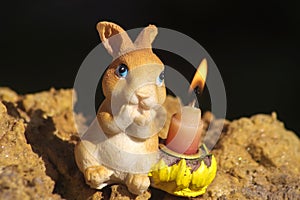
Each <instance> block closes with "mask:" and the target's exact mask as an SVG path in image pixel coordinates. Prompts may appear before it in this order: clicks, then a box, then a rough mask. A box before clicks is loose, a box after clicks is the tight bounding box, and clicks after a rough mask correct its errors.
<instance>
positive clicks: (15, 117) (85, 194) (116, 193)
mask: <svg viewBox="0 0 300 200" xmlns="http://www.w3.org/2000/svg"><path fill="white" fill-rule="evenodd" d="M72 95H73V91H72V90H70V89H67V90H55V89H51V90H50V91H44V92H40V93H36V94H28V95H23V96H19V95H17V93H15V92H14V91H12V90H10V89H8V88H0V101H1V102H2V103H0V199H62V198H65V199H125V200H126V199H136V200H138V199H139V200H144V199H149V198H150V196H152V198H151V199H164V200H169V199H175V200H176V199H187V198H179V197H174V196H171V195H169V194H166V193H164V192H162V191H160V190H157V189H153V188H150V190H149V192H146V193H144V194H143V195H140V196H134V195H132V194H130V193H129V192H128V190H127V189H126V187H125V186H122V185H113V186H108V187H106V188H105V189H103V190H94V189H91V188H89V187H88V185H86V184H85V182H84V178H83V175H82V173H81V172H80V171H79V170H78V168H77V166H76V164H75V160H74V152H73V150H74V145H75V144H76V143H77V142H78V140H79V137H78V135H77V129H76V127H75V124H74V115H73V110H72ZM167 99H168V103H166V104H165V106H166V109H167V110H169V111H171V112H176V110H178V104H179V101H178V99H176V98H172V97H168V98H167ZM75 117H76V118H77V117H78V118H81V121H82V122H83V123H84V118H82V117H80V116H76V115H75ZM170 117H171V114H169V115H168V120H169V119H170ZM169 121H170V120H169ZM169 121H167V123H169ZM202 121H203V122H204V127H208V125H209V124H211V126H210V127H212V128H213V129H214V128H217V127H219V126H220V125H221V124H222V123H223V122H224V120H222V119H215V117H214V116H213V115H212V114H211V113H206V114H204V115H203V119H202ZM213 129H212V130H210V131H214V130H213ZM166 132H167V129H166V127H165V128H164V129H163V130H162V133H163V134H165V133H166ZM164 136H165V135H164ZM213 153H214V155H215V157H216V159H217V162H218V172H217V176H216V179H215V180H214V182H213V183H212V184H211V185H210V186H209V187H208V190H207V192H206V193H205V194H204V195H203V196H200V197H197V198H194V199H198V200H200V199H300V179H299V177H300V166H299V163H300V141H299V138H298V137H297V136H296V135H295V134H294V133H293V132H291V131H288V130H286V129H285V128H284V126H283V123H282V122H280V121H278V120H277V118H276V115H275V114H272V115H255V116H253V117H251V118H241V119H238V120H235V121H233V122H229V121H227V120H225V127H224V128H223V134H222V136H221V137H220V140H219V141H218V143H217V145H216V146H215V149H214V150H213Z"/></svg>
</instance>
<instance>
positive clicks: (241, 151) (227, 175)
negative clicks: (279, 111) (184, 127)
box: [198, 113, 300, 199]
mask: <svg viewBox="0 0 300 200" xmlns="http://www.w3.org/2000/svg"><path fill="white" fill-rule="evenodd" d="M213 154H214V155H215V156H216V159H217V161H218V164H219V165H218V172H217V176H216V179H215V180H214V182H213V183H212V185H211V186H210V187H209V188H208V191H207V193H206V194H205V195H203V197H201V198H198V199H300V165H299V163H300V141H299V138H298V137H297V136H296V135H295V134H294V133H293V132H291V131H288V130H286V129H285V128H284V126H283V123H282V122H280V121H278V120H277V117H276V114H275V113H272V115H271V116H270V115H263V114H259V115H255V116H253V117H251V118H241V119H239V120H235V121H233V122H232V123H230V124H229V126H228V130H227V131H226V132H225V133H224V134H223V135H222V136H221V138H220V140H219V141H218V143H217V145H216V146H215V149H214V150H213Z"/></svg>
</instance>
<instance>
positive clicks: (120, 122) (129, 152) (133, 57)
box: [75, 22, 166, 194]
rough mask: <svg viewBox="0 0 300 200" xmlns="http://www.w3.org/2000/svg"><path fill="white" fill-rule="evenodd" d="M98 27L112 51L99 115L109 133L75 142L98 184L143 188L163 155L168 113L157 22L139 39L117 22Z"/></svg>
mask: <svg viewBox="0 0 300 200" xmlns="http://www.w3.org/2000/svg"><path fill="white" fill-rule="evenodd" d="M97 29H98V32H99V35H100V38H101V40H102V42H103V45H104V47H105V48H106V49H107V51H108V53H110V54H111V55H112V57H113V62H112V63H111V64H110V66H109V67H108V68H107V70H106V72H105V74H104V76H103V80H102V89H103V93H104V96H105V100H104V101H103V102H102V104H101V106H100V108H99V110H98V113H97V119H96V120H95V126H97V125H98V124H99V125H100V127H101V128H100V129H101V131H102V132H101V133H103V134H102V138H104V139H102V140H99V141H98V140H97V137H96V136H95V138H96V139H91V138H90V139H86V138H84V137H83V138H82V140H81V141H80V142H79V143H78V144H77V145H76V146H75V158H76V162H77V165H78V167H79V169H80V170H81V171H82V172H83V174H84V177H85V180H86V182H87V183H88V184H89V185H90V186H91V187H93V188H98V189H101V188H103V187H105V186H106V185H108V184H111V183H123V184H126V186H127V187H128V189H129V191H130V192H132V193H134V194H141V193H143V192H144V191H146V190H147V189H148V187H149V185H150V180H149V177H148V172H149V170H150V168H151V165H153V164H155V162H156V161H157V159H158V132H159V131H160V129H161V128H162V127H163V126H164V120H165V117H166V115H165V112H164V110H163V108H162V107H161V105H162V104H163V103H164V101H165V99H166V89H165V85H164V81H163V71H164V65H163V63H162V62H161V61H160V59H159V58H158V57H157V56H156V55H155V54H154V53H153V52H152V49H151V43H152V41H153V40H154V38H155V36H156V34H157V28H156V27H155V26H153V25H150V26H148V27H146V28H145V29H144V30H143V31H142V32H141V33H140V34H139V36H138V37H137V39H136V40H135V42H134V43H133V42H132V41H131V39H130V38H129V36H128V35H127V33H126V32H125V31H124V30H123V29H122V28H121V27H119V26H118V25H116V24H114V23H111V22H100V23H98V25H97Z"/></svg>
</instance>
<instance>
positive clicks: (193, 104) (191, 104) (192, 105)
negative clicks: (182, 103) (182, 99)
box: [189, 99, 196, 108]
mask: <svg viewBox="0 0 300 200" xmlns="http://www.w3.org/2000/svg"><path fill="white" fill-rule="evenodd" d="M195 103H196V99H194V100H193V101H192V102H191V103H189V106H191V107H193V108H194V107H195Z"/></svg>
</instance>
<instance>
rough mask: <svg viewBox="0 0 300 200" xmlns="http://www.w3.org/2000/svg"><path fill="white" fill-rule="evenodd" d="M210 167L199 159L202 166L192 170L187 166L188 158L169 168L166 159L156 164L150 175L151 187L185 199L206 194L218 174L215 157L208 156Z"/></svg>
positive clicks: (181, 159)
mask: <svg viewBox="0 0 300 200" xmlns="http://www.w3.org/2000/svg"><path fill="white" fill-rule="evenodd" d="M207 159H210V165H208V166H207V165H206V164H205V162H204V160H203V159H200V158H199V159H198V162H199V163H200V166H199V167H198V168H197V169H196V170H192V169H191V167H189V166H188V165H187V158H180V161H179V162H177V163H174V164H173V165H171V166H168V165H167V164H166V163H165V161H164V159H163V158H161V159H160V161H159V162H158V163H157V164H155V165H154V166H153V168H152V170H151V172H150V173H149V176H150V177H151V185H152V186H153V187H155V188H158V189H161V190H163V191H166V192H168V193H170V194H173V195H177V196H184V197H196V196H199V195H201V194H204V193H205V192H206V188H207V187H208V186H209V184H210V183H211V182H212V181H213V179H214V178H215V176H216V172H217V162H216V159H215V157H214V156H213V155H207Z"/></svg>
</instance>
